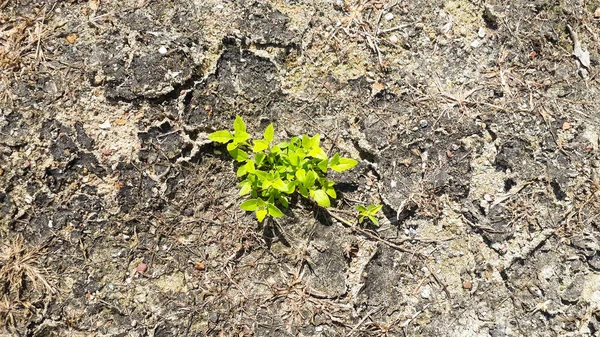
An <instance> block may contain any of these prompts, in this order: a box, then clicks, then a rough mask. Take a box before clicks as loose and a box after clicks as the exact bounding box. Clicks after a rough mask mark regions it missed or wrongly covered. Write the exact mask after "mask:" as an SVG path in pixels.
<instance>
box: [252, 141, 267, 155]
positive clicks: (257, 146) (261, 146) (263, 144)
mask: <svg viewBox="0 0 600 337" xmlns="http://www.w3.org/2000/svg"><path fill="white" fill-rule="evenodd" d="M252 142H253V143H254V147H253V148H252V151H253V152H262V151H264V150H266V149H268V148H269V142H267V141H266V140H262V139H259V140H253V141H252Z"/></svg>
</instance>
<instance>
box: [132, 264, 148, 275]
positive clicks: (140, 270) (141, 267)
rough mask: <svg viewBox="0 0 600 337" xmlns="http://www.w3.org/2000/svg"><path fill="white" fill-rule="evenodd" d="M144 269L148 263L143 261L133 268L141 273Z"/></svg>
mask: <svg viewBox="0 0 600 337" xmlns="http://www.w3.org/2000/svg"><path fill="white" fill-rule="evenodd" d="M146 269H148V265H147V264H145V263H140V265H139V266H137V268H135V271H136V272H138V273H140V274H143V273H144V272H145V271H146Z"/></svg>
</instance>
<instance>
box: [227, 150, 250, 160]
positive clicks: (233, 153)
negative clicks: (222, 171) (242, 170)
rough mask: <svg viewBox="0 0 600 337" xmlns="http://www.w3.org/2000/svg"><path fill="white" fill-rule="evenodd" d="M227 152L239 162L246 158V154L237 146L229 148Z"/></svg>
mask: <svg viewBox="0 0 600 337" xmlns="http://www.w3.org/2000/svg"><path fill="white" fill-rule="evenodd" d="M229 154H230V155H231V157H233V159H235V160H236V161H239V162H243V161H245V160H246V159H248V154H247V153H246V152H244V151H243V150H240V149H238V148H234V149H232V150H229Z"/></svg>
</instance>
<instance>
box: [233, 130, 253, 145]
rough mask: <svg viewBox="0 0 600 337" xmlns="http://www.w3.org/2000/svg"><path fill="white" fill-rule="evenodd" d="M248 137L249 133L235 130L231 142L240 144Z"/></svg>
mask: <svg viewBox="0 0 600 337" xmlns="http://www.w3.org/2000/svg"><path fill="white" fill-rule="evenodd" d="M248 139H250V134H249V133H247V132H246V131H242V132H236V133H235V135H234V136H233V142H234V143H235V144H242V143H244V142H245V141H247V140H248Z"/></svg>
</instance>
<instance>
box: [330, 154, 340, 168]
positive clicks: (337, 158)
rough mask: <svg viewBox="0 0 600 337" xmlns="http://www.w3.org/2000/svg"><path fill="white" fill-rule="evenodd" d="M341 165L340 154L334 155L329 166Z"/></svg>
mask: <svg viewBox="0 0 600 337" xmlns="http://www.w3.org/2000/svg"><path fill="white" fill-rule="evenodd" d="M339 163H340V155H339V153H336V154H334V155H333V157H331V160H330V161H329V165H338V164H339Z"/></svg>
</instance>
